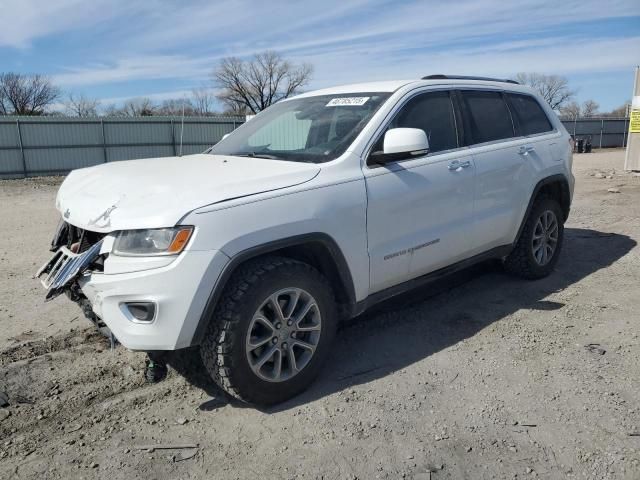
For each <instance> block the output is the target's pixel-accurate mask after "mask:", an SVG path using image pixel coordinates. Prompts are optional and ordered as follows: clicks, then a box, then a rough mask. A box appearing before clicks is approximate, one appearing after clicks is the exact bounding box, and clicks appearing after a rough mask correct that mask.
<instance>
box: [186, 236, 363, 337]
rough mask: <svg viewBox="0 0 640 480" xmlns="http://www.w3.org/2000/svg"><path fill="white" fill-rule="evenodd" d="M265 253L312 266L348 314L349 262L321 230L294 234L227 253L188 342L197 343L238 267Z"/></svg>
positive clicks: (351, 295)
mask: <svg viewBox="0 0 640 480" xmlns="http://www.w3.org/2000/svg"><path fill="white" fill-rule="evenodd" d="M266 255H278V256H283V257H287V258H292V259H294V260H298V261H301V262H305V263H308V264H310V265H311V266H313V267H314V268H316V269H317V270H318V271H320V273H322V274H323V275H324V276H325V277H327V279H328V280H329V282H330V283H331V285H332V286H333V291H334V294H335V296H336V300H337V302H338V307H339V311H340V313H341V314H342V315H344V316H350V315H351V314H352V312H353V310H354V308H355V304H356V294H355V286H354V283H353V278H352V275H351V271H350V269H349V265H348V264H347V261H346V259H345V257H344V254H343V253H342V250H341V249H340V247H339V246H338V244H337V243H336V241H335V240H334V239H333V238H332V237H331V236H329V235H327V234H326V233H321V232H316V233H307V234H302V235H296V236H293V237H288V238H282V239H278V240H274V241H271V242H267V243H265V244H261V245H256V246H254V247H250V248H248V249H246V250H243V251H241V252H239V253H237V254H236V255H234V256H233V257H231V259H230V261H229V262H228V263H227V265H226V266H225V268H224V270H223V271H222V273H221V274H220V277H219V278H218V280H217V281H216V283H215V285H214V286H213V288H212V290H211V293H210V294H209V298H208V300H207V303H206V305H205V308H204V310H203V312H202V314H201V316H200V319H199V321H198V326H197V327H196V330H195V333H194V335H193V339H192V342H191V344H192V345H199V344H200V343H201V341H202V338H203V336H204V333H205V331H206V327H207V325H208V323H209V320H210V319H211V316H212V315H213V312H214V310H215V307H216V305H217V303H218V301H219V299H220V297H221V295H222V292H223V290H224V288H225V287H226V285H227V283H228V282H229V280H230V279H231V277H232V276H233V274H234V273H235V272H236V271H237V269H238V267H240V266H241V265H242V264H244V263H245V262H247V261H249V260H253V259H256V258H258V257H262V256H266Z"/></svg>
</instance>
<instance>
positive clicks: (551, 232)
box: [531, 210, 559, 267]
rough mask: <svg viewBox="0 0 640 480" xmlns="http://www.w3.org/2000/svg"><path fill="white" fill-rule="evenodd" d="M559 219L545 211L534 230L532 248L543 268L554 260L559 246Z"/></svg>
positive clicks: (535, 257)
mask: <svg viewBox="0 0 640 480" xmlns="http://www.w3.org/2000/svg"><path fill="white" fill-rule="evenodd" d="M558 232H559V227H558V218H557V217H556V215H555V213H553V212H552V211H551V210H545V211H544V212H542V215H540V217H538V220H537V221H536V225H535V227H534V229H533V238H532V241H531V247H532V251H533V258H534V259H535V261H536V263H537V264H538V265H540V266H541V267H543V266H545V265H546V264H548V263H549V262H550V261H551V259H552V258H553V256H554V254H555V252H556V247H557V246H558Z"/></svg>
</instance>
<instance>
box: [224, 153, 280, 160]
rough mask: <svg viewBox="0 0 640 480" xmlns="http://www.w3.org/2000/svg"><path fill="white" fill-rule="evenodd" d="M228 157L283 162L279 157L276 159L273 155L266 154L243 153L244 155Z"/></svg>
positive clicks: (237, 154)
mask: <svg viewBox="0 0 640 480" xmlns="http://www.w3.org/2000/svg"><path fill="white" fill-rule="evenodd" d="M230 155H232V156H234V157H251V158H266V159H269V160H283V159H282V158H280V157H276V156H275V155H269V154H267V153H256V152H244V153H231V154H230Z"/></svg>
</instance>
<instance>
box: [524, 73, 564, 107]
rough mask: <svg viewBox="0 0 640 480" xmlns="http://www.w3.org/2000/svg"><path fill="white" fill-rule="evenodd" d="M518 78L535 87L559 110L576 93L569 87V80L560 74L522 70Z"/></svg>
mask: <svg viewBox="0 0 640 480" xmlns="http://www.w3.org/2000/svg"><path fill="white" fill-rule="evenodd" d="M516 80H517V81H518V82H519V83H522V84H524V85H529V86H530V87H531V88H533V89H535V90H536V91H537V92H538V93H539V94H540V95H541V96H542V98H544V99H545V100H546V101H547V103H548V104H549V105H550V106H551V108H552V109H554V110H559V109H560V107H562V106H563V105H564V104H566V103H567V102H568V101H570V100H571V99H572V98H573V97H574V96H575V93H576V92H575V91H574V90H572V89H571V88H569V80H567V79H566V78H565V77H561V76H559V75H544V74H542V73H525V72H521V73H518V74H517V75H516Z"/></svg>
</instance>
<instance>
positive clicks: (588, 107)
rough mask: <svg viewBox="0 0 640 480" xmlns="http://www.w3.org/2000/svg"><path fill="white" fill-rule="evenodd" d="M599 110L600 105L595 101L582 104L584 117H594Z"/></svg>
mask: <svg viewBox="0 0 640 480" xmlns="http://www.w3.org/2000/svg"><path fill="white" fill-rule="evenodd" d="M599 108H600V105H599V104H598V102H596V101H595V100H586V101H585V102H584V103H583V104H582V116H583V117H593V116H594V115H596V114H597V113H598V109H599Z"/></svg>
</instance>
